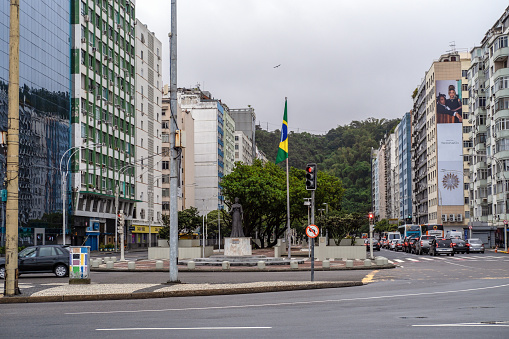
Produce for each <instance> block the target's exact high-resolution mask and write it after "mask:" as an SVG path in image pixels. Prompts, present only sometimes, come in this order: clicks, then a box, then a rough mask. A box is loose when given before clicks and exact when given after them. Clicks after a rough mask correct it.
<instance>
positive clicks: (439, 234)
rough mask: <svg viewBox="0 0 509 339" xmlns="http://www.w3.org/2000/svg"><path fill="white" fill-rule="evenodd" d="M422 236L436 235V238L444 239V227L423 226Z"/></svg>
mask: <svg viewBox="0 0 509 339" xmlns="http://www.w3.org/2000/svg"><path fill="white" fill-rule="evenodd" d="M421 231H422V235H434V236H435V237H436V238H443V237H444V225H440V224H422V225H421Z"/></svg>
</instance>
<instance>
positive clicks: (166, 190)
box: [161, 188, 170, 197]
mask: <svg viewBox="0 0 509 339" xmlns="http://www.w3.org/2000/svg"><path fill="white" fill-rule="evenodd" d="M161 195H162V196H163V197H169V196H170V189H169V188H163V189H161Z"/></svg>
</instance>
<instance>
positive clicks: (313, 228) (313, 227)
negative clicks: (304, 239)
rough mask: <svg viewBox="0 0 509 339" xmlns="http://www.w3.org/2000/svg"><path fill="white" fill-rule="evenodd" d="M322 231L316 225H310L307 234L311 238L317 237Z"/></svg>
mask: <svg viewBox="0 0 509 339" xmlns="http://www.w3.org/2000/svg"><path fill="white" fill-rule="evenodd" d="M319 233H320V231H319V230H318V227H317V226H316V225H309V226H308V227H306V235H307V236H308V237H310V238H316V237H317V236H318V234H319Z"/></svg>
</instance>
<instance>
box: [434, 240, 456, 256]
mask: <svg viewBox="0 0 509 339" xmlns="http://www.w3.org/2000/svg"><path fill="white" fill-rule="evenodd" d="M440 254H447V255H451V256H453V255H454V249H453V245H452V241H451V239H433V241H432V242H431V245H430V249H429V255H432V256H437V255H440Z"/></svg>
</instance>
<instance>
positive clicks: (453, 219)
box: [449, 214, 456, 222]
mask: <svg viewBox="0 0 509 339" xmlns="http://www.w3.org/2000/svg"><path fill="white" fill-rule="evenodd" d="M455 220H456V216H455V215H454V214H449V222H453V221H455Z"/></svg>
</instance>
